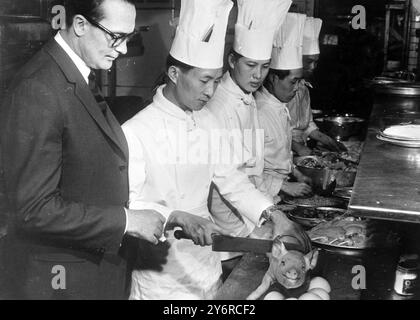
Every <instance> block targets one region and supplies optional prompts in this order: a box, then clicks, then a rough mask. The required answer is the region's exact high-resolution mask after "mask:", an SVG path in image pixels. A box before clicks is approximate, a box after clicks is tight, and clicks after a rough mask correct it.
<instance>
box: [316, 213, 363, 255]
mask: <svg viewBox="0 0 420 320" xmlns="http://www.w3.org/2000/svg"><path fill="white" fill-rule="evenodd" d="M367 221H368V220H362V219H361V218H355V217H352V216H349V215H346V216H340V217H337V218H335V219H333V220H331V221H326V222H322V223H320V224H318V225H317V226H315V227H314V228H312V229H311V230H309V231H308V235H309V237H310V238H311V240H312V241H314V242H318V243H322V244H328V245H333V246H338V247H351V248H366V247H367V243H368V239H369V237H368V236H367Z"/></svg>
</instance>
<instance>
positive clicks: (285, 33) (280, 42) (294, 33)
mask: <svg viewBox="0 0 420 320" xmlns="http://www.w3.org/2000/svg"><path fill="white" fill-rule="evenodd" d="M305 20H306V15H305V14H301V13H288V14H287V15H286V19H285V20H284V22H283V24H282V25H281V26H280V28H279V29H278V30H277V32H276V35H275V37H274V48H273V52H272V56H271V65H270V68H272V69H276V70H293V69H300V68H302V66H303V63H302V44H303V29H304V27H305Z"/></svg>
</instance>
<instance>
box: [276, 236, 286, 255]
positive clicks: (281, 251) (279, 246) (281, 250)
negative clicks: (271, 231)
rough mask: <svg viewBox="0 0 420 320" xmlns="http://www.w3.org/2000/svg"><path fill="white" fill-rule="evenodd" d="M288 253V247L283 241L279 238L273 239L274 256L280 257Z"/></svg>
mask: <svg viewBox="0 0 420 320" xmlns="http://www.w3.org/2000/svg"><path fill="white" fill-rule="evenodd" d="M286 253H287V249H286V247H285V246H284V244H283V242H281V241H280V239H279V238H275V239H274V241H273V250H272V254H273V256H274V257H276V258H279V257H282V256H283V255H285V254H286Z"/></svg>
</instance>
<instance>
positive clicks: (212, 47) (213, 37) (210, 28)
mask: <svg viewBox="0 0 420 320" xmlns="http://www.w3.org/2000/svg"><path fill="white" fill-rule="evenodd" d="M232 6H233V3H232V1H231V0H211V1H209V0H182V1H181V13H180V17H179V25H178V27H177V30H176V35H175V39H174V41H173V43H172V47H171V50H170V55H171V56H172V57H174V58H175V59H177V60H179V61H181V62H183V63H186V64H188V65H190V66H193V67H198V68H203V69H218V68H221V67H223V53H224V49H225V36H226V28H227V24H228V18H229V12H230V10H231V9H232Z"/></svg>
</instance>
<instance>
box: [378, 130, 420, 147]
mask: <svg viewBox="0 0 420 320" xmlns="http://www.w3.org/2000/svg"><path fill="white" fill-rule="evenodd" d="M376 138H377V139H378V140H381V141H384V142H388V143H391V144H393V145H396V146H400V147H406V148H420V141H417V142H415V141H408V140H396V139H390V138H385V137H384V136H382V135H381V134H380V133H378V134H377V135H376Z"/></svg>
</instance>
